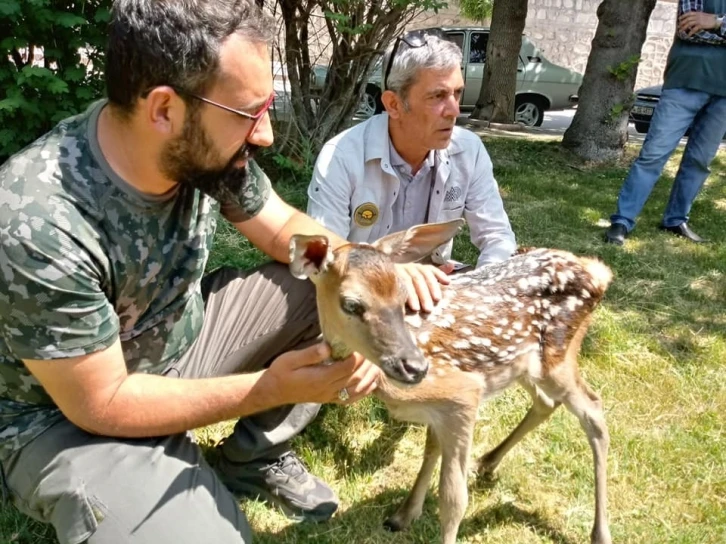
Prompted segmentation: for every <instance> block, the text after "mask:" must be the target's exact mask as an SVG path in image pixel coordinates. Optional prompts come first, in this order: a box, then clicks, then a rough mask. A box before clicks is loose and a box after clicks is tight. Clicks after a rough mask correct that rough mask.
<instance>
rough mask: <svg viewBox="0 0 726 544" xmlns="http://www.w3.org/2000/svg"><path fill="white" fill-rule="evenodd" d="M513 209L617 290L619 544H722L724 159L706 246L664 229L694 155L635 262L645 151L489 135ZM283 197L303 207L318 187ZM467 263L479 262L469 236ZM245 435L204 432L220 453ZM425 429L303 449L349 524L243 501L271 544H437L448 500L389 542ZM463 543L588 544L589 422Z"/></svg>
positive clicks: (339, 428)
mask: <svg viewBox="0 0 726 544" xmlns="http://www.w3.org/2000/svg"><path fill="white" fill-rule="evenodd" d="M485 143H486V145H487V148H488V149H489V152H490V154H491V155H492V159H493V161H494V165H495V174H496V177H497V179H498V181H499V183H500V186H501V191H502V195H503V197H504V200H505V205H506V208H507V211H508V213H509V217H510V219H511V221H512V225H513V227H514V230H515V232H516V234H517V238H518V242H519V243H520V244H521V245H524V246H549V247H557V248H564V249H568V250H570V251H573V252H575V253H577V254H582V255H596V256H599V257H600V258H602V259H603V260H604V261H605V262H606V263H607V264H608V265H610V266H611V267H612V269H613V271H614V272H615V280H614V283H613V285H612V287H611V288H610V290H609V291H608V293H607V295H606V298H605V301H604V303H603V304H602V306H601V307H600V308H599V309H598V310H597V312H596V316H595V319H594V322H593V325H592V327H591V329H590V334H589V335H588V337H587V339H586V341H585V344H584V346H583V352H582V356H581V367H582V369H583V374H584V375H585V377H586V378H587V380H588V381H589V383H590V384H591V385H592V386H593V387H594V388H595V389H596V390H598V391H599V392H600V393H601V394H602V397H603V400H604V403H605V407H606V417H607V420H608V424H609V428H610V433H611V450H610V457H609V462H608V466H609V478H608V482H609V511H610V523H611V530H612V532H613V538H614V540H615V542H618V543H626V542H628V543H630V542H632V543H638V544H643V543H648V544H650V543H665V542H668V543H679V544H686V543H689V544H704V543H714V544H715V543H723V542H726V152H724V151H721V152H720V154H719V155H718V157H717V158H716V160H715V162H714V164H713V166H712V170H713V173H712V175H711V176H710V178H709V181H708V184H707V185H706V186H705V187H704V189H703V191H702V192H701V194H700V196H699V198H698V199H697V201H696V203H695V205H694V208H693V211H692V214H691V215H692V222H691V225H692V227H693V228H694V230H696V232H698V233H699V234H701V235H702V236H704V237H706V238H709V239H712V240H716V242H714V243H710V244H706V245H695V244H692V243H689V242H687V241H684V240H680V239H677V238H675V237H673V236H672V235H668V234H663V233H661V232H659V231H658V230H657V229H656V227H657V225H658V224H659V220H660V217H661V213H662V210H663V208H664V206H665V203H666V200H667V197H668V191H669V189H670V185H671V182H672V180H673V176H674V175H675V171H676V168H677V165H678V160H679V159H680V153H678V154H677V155H676V156H674V158H673V159H672V160H671V161H670V162H669V164H668V167H667V170H666V171H665V172H664V175H663V178H662V179H661V181H660V183H659V184H658V185H657V187H656V189H655V191H654V193H653V195H652V196H651V199H650V201H649V202H648V204H647V205H646V209H645V210H644V213H643V215H642V216H641V218H640V220H639V223H638V227H637V229H636V230H635V231H634V232H633V234H632V236H631V237H630V238H629V239H628V241H627V242H626V244H625V246H624V247H623V248H618V247H614V246H605V245H604V244H603V243H602V242H601V238H602V232H603V229H604V227H606V226H607V224H608V220H607V218H608V216H609V214H610V213H611V212H612V211H613V210H614V206H615V201H616V196H617V191H618V189H619V187H620V184H621V183H622V180H623V179H624V177H625V175H626V173H627V168H628V165H629V163H630V161H632V159H634V157H635V153H637V148H635V147H632V148H629V150H628V155H627V158H626V160H625V161H623V163H621V164H616V165H609V166H599V167H591V166H589V165H587V164H583V163H581V162H579V161H578V160H576V159H574V158H573V157H572V156H570V155H568V154H567V153H566V152H564V151H562V150H561V149H560V148H559V146H558V143H557V142H555V141H551V140H526V139H520V138H504V137H492V136H486V137H485ZM277 188H278V191H279V192H280V193H281V194H282V195H283V196H284V197H285V198H287V199H288V200H290V201H291V202H292V203H294V204H296V205H298V206H303V205H304V192H305V183H304V182H301V183H294V182H280V183H278V185H277ZM455 257H457V258H459V259H461V260H465V261H468V262H474V261H475V258H476V254H475V251H474V250H473V248H472V247H471V245H470V244H469V242H468V237H467V233H463V234H462V235H460V236H459V238H458V239H457V243H456V246H455ZM260 259H261V256H260V254H259V253H258V252H257V251H256V250H255V249H253V248H251V247H250V246H249V245H248V244H247V243H246V242H245V241H244V240H243V239H242V238H241V237H239V236H237V235H235V233H234V232H233V231H231V230H230V228H228V226H227V225H222V226H221V228H220V229H219V232H218V237H217V241H216V248H215V252H214V255H213V258H212V260H211V262H210V267H216V266H219V265H221V264H235V265H238V266H250V265H252V264H255V263H257V262H260ZM528 404H529V401H528V397H527V395H526V394H525V393H524V392H523V391H522V390H519V389H517V388H513V389H510V390H509V391H507V392H506V393H504V394H503V395H501V396H500V397H498V398H497V399H495V400H493V401H491V402H489V403H488V404H485V405H484V406H482V408H481V409H480V415H479V425H478V427H477V433H476V440H475V445H474V448H473V449H474V452H473V453H474V455H476V456H478V455H481V454H482V453H484V452H485V451H487V450H488V449H489V448H491V447H493V446H494V445H496V444H497V443H498V442H499V441H500V440H501V439H502V438H504V436H506V434H508V432H509V431H510V430H511V428H512V427H513V426H514V425H516V423H517V422H518V421H519V420H520V419H521V417H522V416H523V415H524V413H525V411H526V410H527V407H528ZM230 427H231V424H220V425H217V426H213V427H209V428H205V429H201V430H199V431H198V436H199V438H200V441H201V442H202V444H203V445H205V446H213V445H214V444H215V443H216V442H217V441H219V440H220V439H221V438H222V437H223V436H224V435H225V434H226V433H227V432H228V431H229V429H230ZM424 435H425V433H424V431H423V430H422V429H421V428H419V427H416V426H408V425H404V424H401V423H397V422H394V421H390V420H389V418H388V416H387V414H386V411H385V409H384V408H382V406H381V405H380V404H379V403H378V402H377V401H375V400H372V399H366V400H364V401H362V402H360V403H358V404H357V405H356V406H353V407H350V408H339V407H333V406H328V407H324V408H323V411H322V413H321V417H319V418H318V420H317V421H316V422H315V423H314V424H313V425H311V426H310V428H308V430H307V431H306V432H305V434H304V435H303V436H302V437H299V438H298V439H297V441H296V447H297V451H298V452H299V453H300V454H301V456H302V457H303V458H304V459H305V460H306V462H307V463H308V464H309V466H310V467H311V469H312V470H313V471H314V472H315V473H316V474H318V475H320V476H321V477H323V478H324V479H326V480H327V481H328V482H330V484H331V485H332V486H333V487H334V488H335V490H336V491H337V492H338V493H339V495H340V497H341V507H340V510H339V512H338V514H337V515H336V517H335V518H334V519H333V520H332V521H331V522H329V523H326V524H322V525H305V524H303V525H296V524H291V523H289V522H288V521H287V520H285V519H284V518H283V517H282V516H281V515H280V514H278V513H277V512H276V511H273V510H270V509H268V508H267V507H266V506H265V505H263V504H260V503H246V504H245V505H244V509H245V512H247V514H248V516H249V518H250V520H251V523H252V525H253V527H254V530H255V532H256V535H257V538H256V542H258V543H263V544H264V543H276V544H278V543H290V544H292V543H295V544H297V543H306V542H309V543H330V544H333V543H335V544H338V543H351V544H359V543H370V544H379V543H380V544H382V543H388V542H390V543H393V542H396V543H431V542H437V541H438V534H439V533H438V521H437V506H436V495H435V493H431V494H430V495H429V498H428V499H427V502H426V505H425V508H424V514H423V516H422V518H421V519H420V520H419V521H418V522H416V523H414V525H413V527H412V528H411V529H410V530H409V531H408V532H405V533H399V534H391V533H387V532H386V531H384V530H383V528H382V527H381V522H382V521H383V519H384V518H385V516H386V515H387V514H389V513H391V512H392V511H393V509H394V507H395V506H394V505H395V504H396V503H398V502H399V501H400V500H402V499H403V498H404V496H405V494H406V492H407V490H408V489H409V486H410V485H411V484H412V483H413V479H414V477H415V475H416V472H417V471H418V467H419V463H420V459H421V452H422V448H423V439H424ZM470 483H471V484H472V485H471V486H470V504H469V509H468V511H467V514H466V517H465V519H464V522H463V523H462V525H461V529H460V533H459V536H460V541H461V542H465V543H502V544H503V543H507V544H510V543H517V544H520V543H522V544H524V543H561V544H576V543H583V542H588V541H589V531H590V528H591V525H592V517H593V498H594V497H593V473H592V457H591V454H590V450H589V447H588V445H587V442H586V440H585V436H584V433H583V432H582V431H581V430H580V428H579V426H578V424H577V421H576V420H575V418H574V417H573V416H571V415H570V414H569V413H567V412H566V411H565V410H559V411H558V412H557V413H556V414H555V415H554V416H553V417H552V419H551V420H550V421H549V422H548V423H546V424H545V425H543V426H542V427H540V428H539V429H538V430H536V431H535V432H534V433H532V434H531V435H530V436H529V437H528V438H527V439H525V440H524V441H523V442H522V443H521V444H520V445H519V446H518V447H517V448H515V450H514V451H512V452H511V454H510V455H509V457H508V458H506V459H505V461H504V462H503V463H502V465H501V467H500V469H499V472H498V478H497V479H496V481H494V482H493V483H488V484H480V485H475V484H474V482H473V478H472V479H470ZM0 542H2V543H5V542H17V543H27V544H31V543H32V544H51V543H53V542H55V540H54V538H53V537H52V531H50V530H48V529H47V528H46V527H43V526H40V525H37V524H35V523H32V522H28V521H27V520H25V519H24V518H22V517H21V516H19V515H18V514H17V513H15V512H14V511H13V510H12V509H11V508H7V507H6V508H4V509H2V510H0Z"/></svg>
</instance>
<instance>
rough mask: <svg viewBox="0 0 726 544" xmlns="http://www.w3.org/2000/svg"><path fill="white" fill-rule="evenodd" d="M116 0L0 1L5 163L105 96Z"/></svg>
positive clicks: (0, 152)
mask: <svg viewBox="0 0 726 544" xmlns="http://www.w3.org/2000/svg"><path fill="white" fill-rule="evenodd" d="M110 7H111V0H85V1H81V2H78V1H72V0H67V1H62V0H61V1H59V0H0V36H2V38H0V161H3V160H4V159H6V158H7V157H8V156H9V155H11V154H12V153H14V152H15V151H17V150H19V149H20V148H22V147H23V146H25V145H27V144H28V143H30V142H31V141H33V140H34V139H35V138H37V137H38V136H40V135H41V134H43V133H44V132H46V131H47V130H49V129H50V128H51V127H52V126H53V125H54V124H55V123H57V122H58V121H59V120H61V119H63V118H64V117H68V116H69V115H72V114H75V113H77V112H79V111H82V110H83V109H84V108H85V107H86V106H87V105H88V104H89V103H90V102H92V101H93V100H95V99H97V98H100V97H101V96H102V95H103V91H104V86H103V52H104V48H105V43H106V23H107V21H108V19H109V16H110Z"/></svg>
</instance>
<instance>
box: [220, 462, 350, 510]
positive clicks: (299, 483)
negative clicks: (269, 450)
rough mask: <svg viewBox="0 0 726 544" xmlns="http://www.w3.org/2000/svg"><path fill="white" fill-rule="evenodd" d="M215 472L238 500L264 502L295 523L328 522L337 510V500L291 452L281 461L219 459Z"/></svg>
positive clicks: (331, 491) (328, 488)
mask: <svg viewBox="0 0 726 544" xmlns="http://www.w3.org/2000/svg"><path fill="white" fill-rule="evenodd" d="M215 468H216V471H217V474H218V475H219V477H220V479H221V480H222V482H223V483H224V485H225V486H227V488H228V489H229V490H230V491H231V492H232V493H234V494H235V495H236V496H237V497H238V498H248V499H258V498H259V499H262V500H264V501H266V502H268V503H269V504H273V505H276V506H278V507H279V508H280V509H281V510H282V511H283V513H284V514H285V515H286V516H287V517H288V518H290V519H294V520H296V521H314V522H321V521H327V520H328V519H330V518H331V517H332V515H333V514H334V513H335V511H336V510H337V509H338V497H336V496H335V493H334V492H333V490H332V489H330V487H328V485H327V484H326V483H325V482H323V481H322V480H321V479H320V478H317V477H315V476H313V475H312V474H310V473H309V472H308V471H307V469H306V468H305V465H303V463H302V461H300V459H299V458H298V457H297V455H295V454H294V453H293V452H291V451H288V452H287V453H284V454H282V455H281V456H280V457H279V458H278V459H274V460H270V459H260V460H257V461H252V462H249V463H235V462H233V461H229V460H228V459H227V458H226V457H225V456H224V455H220V457H219V461H218V462H217V465H216V467H215Z"/></svg>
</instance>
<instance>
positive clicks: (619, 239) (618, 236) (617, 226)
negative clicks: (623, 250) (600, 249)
mask: <svg viewBox="0 0 726 544" xmlns="http://www.w3.org/2000/svg"><path fill="white" fill-rule="evenodd" d="M627 235H628V229H626V228H625V225H623V224H621V223H613V224H612V225H610V228H609V229H608V230H606V231H605V243H606V244H615V245H616V246H622V245H623V244H624V243H625V237H626V236H627Z"/></svg>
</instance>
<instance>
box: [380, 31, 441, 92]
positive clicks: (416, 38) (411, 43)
mask: <svg viewBox="0 0 726 544" xmlns="http://www.w3.org/2000/svg"><path fill="white" fill-rule="evenodd" d="M429 36H435V37H437V38H440V39H442V40H446V39H447V38H446V34H444V32H443V31H441V30H439V29H437V28H428V29H422V30H411V31H409V32H406V33H405V34H402V35H401V36H399V37H398V38H396V41H395V42H394V44H393V49H392V50H391V56H390V57H388V62H387V63H386V71H385V73H384V75H383V88H384V89H388V76H389V75H390V74H391V66H393V59H394V58H396V53H397V52H398V50H399V48H400V47H401V44H402V43H403V44H405V45H407V46H408V47H409V49H418V48H419V47H423V46H424V45H426V44H428V38H429Z"/></svg>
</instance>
